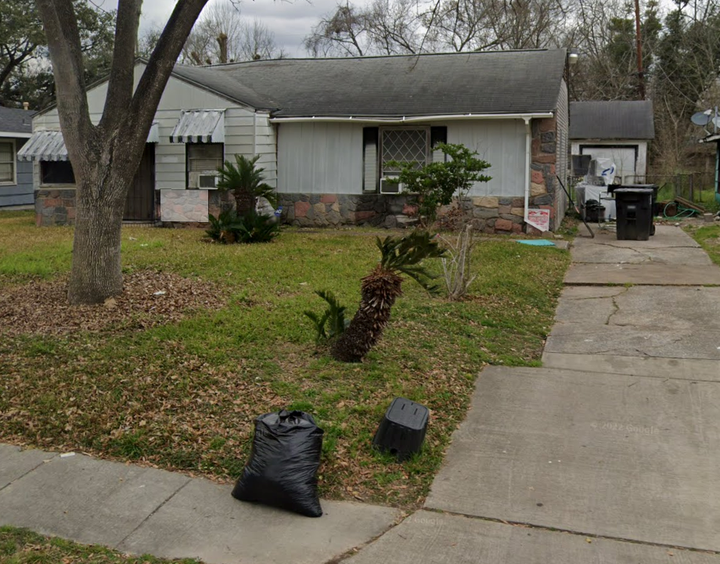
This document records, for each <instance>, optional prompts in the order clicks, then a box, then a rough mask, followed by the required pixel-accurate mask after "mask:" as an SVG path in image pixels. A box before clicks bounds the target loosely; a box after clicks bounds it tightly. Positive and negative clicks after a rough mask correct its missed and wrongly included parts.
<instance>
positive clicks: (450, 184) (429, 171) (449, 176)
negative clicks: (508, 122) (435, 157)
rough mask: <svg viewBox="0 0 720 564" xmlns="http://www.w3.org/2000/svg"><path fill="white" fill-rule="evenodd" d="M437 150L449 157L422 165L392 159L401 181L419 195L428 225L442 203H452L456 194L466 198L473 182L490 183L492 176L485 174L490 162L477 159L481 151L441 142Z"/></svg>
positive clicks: (421, 209) (436, 147)
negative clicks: (484, 171)
mask: <svg viewBox="0 0 720 564" xmlns="http://www.w3.org/2000/svg"><path fill="white" fill-rule="evenodd" d="M434 150H439V151H442V152H443V154H444V155H445V157H446V158H447V160H446V161H445V162H435V163H430V164H426V165H425V166H419V164H418V163H399V162H396V161H391V162H390V163H388V165H389V166H393V167H399V168H400V176H399V177H398V181H399V182H402V183H403V184H405V186H406V188H407V190H408V192H411V193H415V194H417V195H418V202H419V206H418V210H419V212H420V216H421V218H422V219H424V220H425V221H426V224H427V225H430V224H432V223H433V222H434V221H435V219H436V217H437V211H438V208H440V206H446V205H448V204H450V203H451V202H452V199H453V196H454V195H457V196H458V197H463V196H465V194H467V192H468V191H469V190H470V188H471V187H472V183H473V182H488V181H489V180H492V177H490V176H487V175H484V174H481V172H482V171H483V170H485V169H487V168H489V167H490V163H488V162H486V161H483V160H480V159H478V158H477V154H478V153H477V151H471V150H470V149H468V148H467V147H465V146H464V145H454V144H447V143H438V144H437V145H436V146H435V147H434Z"/></svg>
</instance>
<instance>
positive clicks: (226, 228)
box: [205, 210, 280, 243]
mask: <svg viewBox="0 0 720 564" xmlns="http://www.w3.org/2000/svg"><path fill="white" fill-rule="evenodd" d="M209 220H210V228H209V229H207V230H206V231H205V233H207V234H208V235H209V236H210V238H211V239H212V240H213V241H218V242H220V243H267V242H269V241H272V240H273V239H274V238H275V237H277V236H278V235H279V233H280V225H279V224H278V223H277V221H275V218H274V217H272V216H269V215H259V214H257V213H255V211H254V210H253V211H252V212H251V213H248V214H247V215H245V216H244V217H239V216H238V215H237V213H235V210H225V211H224V212H222V213H220V215H219V216H218V217H215V216H214V215H213V214H210V215H209Z"/></svg>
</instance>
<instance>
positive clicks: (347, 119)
mask: <svg viewBox="0 0 720 564" xmlns="http://www.w3.org/2000/svg"><path fill="white" fill-rule="evenodd" d="M554 116H555V113H554V112H551V111H537V112H521V113H506V114H482V113H479V114H474V113H466V114H428V115H422V116H287V117H283V116H275V117H271V118H270V122H272V123H293V122H342V123H382V124H403V123H416V122H424V121H460V120H492V119H522V120H530V119H543V118H551V117H554Z"/></svg>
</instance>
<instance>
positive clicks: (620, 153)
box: [570, 100, 655, 184]
mask: <svg viewBox="0 0 720 564" xmlns="http://www.w3.org/2000/svg"><path fill="white" fill-rule="evenodd" d="M654 138H655V121H654V119H653V105H652V102H651V101H649V100H642V101H614V102H572V103H571V104H570V142H571V144H572V154H573V155H589V156H590V157H591V158H593V159H598V158H607V159H610V160H612V161H613V162H614V163H615V167H616V171H617V172H616V175H619V176H620V177H621V179H622V183H624V184H636V183H643V182H645V178H644V177H645V175H646V174H647V149H648V141H650V140H652V139H654Z"/></svg>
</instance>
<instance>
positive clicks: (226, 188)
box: [217, 155, 277, 217]
mask: <svg viewBox="0 0 720 564" xmlns="http://www.w3.org/2000/svg"><path fill="white" fill-rule="evenodd" d="M258 159H260V155H255V156H254V157H253V158H251V159H248V158H247V157H245V156H244V155H235V163H231V162H230V161H225V163H224V164H223V166H222V168H219V169H218V174H219V175H220V180H218V183H217V187H218V190H220V191H223V192H232V194H233V197H234V198H235V211H236V212H237V215H238V216H240V217H245V216H246V215H248V214H250V213H254V212H255V204H256V202H257V199H258V198H260V197H262V198H267V200H268V201H269V202H270V203H271V204H272V205H273V206H277V195H276V194H275V192H274V191H273V189H272V186H270V185H268V184H266V183H265V182H263V181H264V180H265V175H264V174H263V173H264V172H265V169H264V168H261V167H257V166H255V165H256V164H257V162H258Z"/></svg>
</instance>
